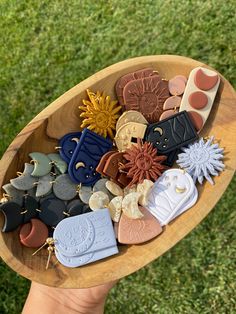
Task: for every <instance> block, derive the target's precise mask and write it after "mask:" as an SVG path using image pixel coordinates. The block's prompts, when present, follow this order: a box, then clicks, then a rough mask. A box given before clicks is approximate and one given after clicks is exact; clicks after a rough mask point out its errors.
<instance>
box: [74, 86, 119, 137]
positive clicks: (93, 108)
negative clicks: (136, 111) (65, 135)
mask: <svg viewBox="0 0 236 314" xmlns="http://www.w3.org/2000/svg"><path fill="white" fill-rule="evenodd" d="M87 94H88V97H89V100H83V106H79V109H80V110H82V111H83V112H82V113H81V114H80V117H82V118H84V120H83V123H82V124H81V128H84V127H87V128H88V129H90V130H93V131H94V132H95V133H97V134H99V135H101V136H103V137H105V138H106V137H107V136H109V137H110V138H111V139H113V138H114V130H115V129H116V121H117V119H118V118H119V116H120V114H119V111H120V110H121V106H118V105H117V103H118V102H117V101H116V100H113V101H111V98H110V96H106V95H105V93H100V92H99V91H98V92H97V93H96V94H95V93H93V92H91V91H90V90H87Z"/></svg>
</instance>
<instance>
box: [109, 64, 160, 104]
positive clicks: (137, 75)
mask: <svg viewBox="0 0 236 314" xmlns="http://www.w3.org/2000/svg"><path fill="white" fill-rule="evenodd" d="M153 75H158V74H157V71H154V70H153V69H151V68H145V69H141V70H138V71H135V72H132V73H128V74H125V75H123V76H122V77H121V78H119V80H118V81H117V82H116V85H115V90H116V95H117V98H118V101H119V104H120V105H122V106H124V105H125V103H124V97H123V91H124V87H125V86H126V85H127V84H128V83H129V82H131V81H135V80H137V79H141V78H144V77H149V76H153Z"/></svg>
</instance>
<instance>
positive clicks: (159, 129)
mask: <svg viewBox="0 0 236 314" xmlns="http://www.w3.org/2000/svg"><path fill="white" fill-rule="evenodd" d="M153 132H159V133H160V135H162V134H163V130H162V128H160V127H157V128H155V129H154V130H153Z"/></svg>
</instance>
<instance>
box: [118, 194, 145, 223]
mask: <svg viewBox="0 0 236 314" xmlns="http://www.w3.org/2000/svg"><path fill="white" fill-rule="evenodd" d="M140 196H141V194H140V193H137V192H133V193H129V194H128V195H126V196H125V197H124V198H123V201H122V211H123V213H124V214H125V215H126V216H127V217H129V218H131V219H138V218H142V217H143V214H142V213H141V211H140V210H139V207H138V200H139V198H140Z"/></svg>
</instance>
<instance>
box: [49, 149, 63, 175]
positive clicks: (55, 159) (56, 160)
mask: <svg viewBox="0 0 236 314" xmlns="http://www.w3.org/2000/svg"><path fill="white" fill-rule="evenodd" d="M48 158H49V159H50V160H51V163H52V164H53V165H54V166H55V167H56V168H57V170H58V171H59V172H60V173H66V171H67V163H66V162H65V161H64V160H63V159H62V158H61V157H60V155H59V154H55V153H52V154H48Z"/></svg>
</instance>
